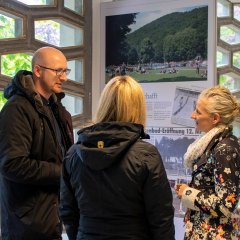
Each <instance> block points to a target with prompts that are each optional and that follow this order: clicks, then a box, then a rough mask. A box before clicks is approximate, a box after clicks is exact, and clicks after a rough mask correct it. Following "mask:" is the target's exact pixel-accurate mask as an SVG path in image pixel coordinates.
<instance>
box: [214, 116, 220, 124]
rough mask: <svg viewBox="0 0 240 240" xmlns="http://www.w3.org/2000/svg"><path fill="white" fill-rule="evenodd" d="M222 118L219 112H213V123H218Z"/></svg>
mask: <svg viewBox="0 0 240 240" xmlns="http://www.w3.org/2000/svg"><path fill="white" fill-rule="evenodd" d="M220 120H221V117H220V114H219V113H213V124H215V125H217V124H218V123H219V122H220Z"/></svg>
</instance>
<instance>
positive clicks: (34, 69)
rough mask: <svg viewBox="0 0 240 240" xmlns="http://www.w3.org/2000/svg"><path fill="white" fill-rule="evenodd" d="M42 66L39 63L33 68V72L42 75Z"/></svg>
mask: <svg viewBox="0 0 240 240" xmlns="http://www.w3.org/2000/svg"><path fill="white" fill-rule="evenodd" d="M40 71H41V69H40V67H39V66H38V65H35V66H34V68H33V73H34V75H35V76H36V77H40Z"/></svg>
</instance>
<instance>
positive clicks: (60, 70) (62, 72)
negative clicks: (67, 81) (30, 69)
mask: <svg viewBox="0 0 240 240" xmlns="http://www.w3.org/2000/svg"><path fill="white" fill-rule="evenodd" d="M38 66H39V67H41V68H44V69H48V70H51V71H54V72H56V75H57V76H62V75H63V74H64V73H65V74H66V75H68V74H69V73H70V72H71V69H68V68H66V69H53V68H48V67H44V66H41V65H39V64H38Z"/></svg>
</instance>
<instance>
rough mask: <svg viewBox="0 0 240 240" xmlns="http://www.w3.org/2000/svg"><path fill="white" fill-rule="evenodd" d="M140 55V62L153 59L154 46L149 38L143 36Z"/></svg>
mask: <svg viewBox="0 0 240 240" xmlns="http://www.w3.org/2000/svg"><path fill="white" fill-rule="evenodd" d="M140 57H141V62H142V63H149V62H151V61H152V60H153V59H154V47H153V43H152V41H151V40H150V39H149V38H145V39H143V41H142V42H141V48H140Z"/></svg>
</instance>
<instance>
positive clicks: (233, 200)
mask: <svg viewBox="0 0 240 240" xmlns="http://www.w3.org/2000/svg"><path fill="white" fill-rule="evenodd" d="M239 143H240V142H239V141H238V139H237V138H236V137H235V136H234V135H232V131H231V129H229V128H226V129H225V130H224V132H222V133H220V134H218V135H217V136H215V137H214V138H213V139H212V141H211V142H210V144H209V145H208V147H207V149H206V150H205V152H204V154H203V155H202V156H201V157H200V158H198V159H196V160H195V161H194V164H193V172H192V181H191V184H190V187H188V188H186V189H185V190H184V192H183V196H182V202H183V205H185V206H186V207H187V208H188V210H187V213H186V215H185V224H186V231H185V238H184V239H186V240H190V239H191V240H198V239H209V240H210V239H211V240H218V239H221V240H224V239H231V233H232V230H233V224H232V222H231V213H232V212H233V210H234V208H235V206H236V204H237V196H238V194H239V178H240V176H239V171H240V144H239Z"/></svg>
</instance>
